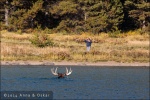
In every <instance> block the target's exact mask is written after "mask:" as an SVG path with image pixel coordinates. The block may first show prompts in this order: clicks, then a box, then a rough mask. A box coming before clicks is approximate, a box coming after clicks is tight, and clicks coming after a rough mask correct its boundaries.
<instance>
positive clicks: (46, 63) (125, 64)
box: [1, 61, 150, 67]
mask: <svg viewBox="0 0 150 100" xmlns="http://www.w3.org/2000/svg"><path fill="white" fill-rule="evenodd" d="M1 65H80V66H133V67H136V66H137V67H138V66H139V67H140V66H145V67H150V66H149V65H150V63H138V62H135V63H118V62H113V61H108V62H96V63H91V62H50V61H1Z"/></svg>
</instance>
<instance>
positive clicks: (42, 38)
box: [30, 33, 54, 47]
mask: <svg viewBox="0 0 150 100" xmlns="http://www.w3.org/2000/svg"><path fill="white" fill-rule="evenodd" d="M30 42H31V43H32V44H34V45H35V46H37V47H46V46H54V42H52V40H51V39H50V38H49V37H48V35H46V34H44V33H35V34H34V36H33V37H32V38H31V39H30Z"/></svg>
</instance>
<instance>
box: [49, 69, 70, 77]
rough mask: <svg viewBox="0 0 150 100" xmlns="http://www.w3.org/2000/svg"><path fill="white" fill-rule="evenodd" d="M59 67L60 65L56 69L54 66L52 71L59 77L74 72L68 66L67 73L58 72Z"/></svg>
mask: <svg viewBox="0 0 150 100" xmlns="http://www.w3.org/2000/svg"><path fill="white" fill-rule="evenodd" d="M57 68H58V67H56V69H54V68H52V69H51V72H52V74H53V75H55V76H58V77H59V78H61V77H64V76H69V75H70V74H71V73H72V70H71V68H70V70H68V68H67V67H66V73H58V72H57Z"/></svg>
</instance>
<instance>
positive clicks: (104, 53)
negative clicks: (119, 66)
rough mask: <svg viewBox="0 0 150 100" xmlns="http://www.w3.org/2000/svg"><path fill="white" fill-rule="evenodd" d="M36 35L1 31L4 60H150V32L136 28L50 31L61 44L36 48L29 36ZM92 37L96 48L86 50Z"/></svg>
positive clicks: (52, 36)
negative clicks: (92, 32)
mask: <svg viewBox="0 0 150 100" xmlns="http://www.w3.org/2000/svg"><path fill="white" fill-rule="evenodd" d="M32 36H33V34H17V33H12V32H7V31H1V60H2V61H13V60H15V61H18V60H22V61H27V60H31V61H43V60H48V61H75V62H102V61H116V62H149V56H150V55H149V35H148V34H143V35H140V34H138V33H137V32H136V31H134V32H128V33H123V34H118V35H117V36H112V35H109V34H105V33H102V34H100V35H90V34H88V33H82V34H81V35H75V34H72V35H63V34H61V33H56V34H48V36H49V37H50V38H51V39H52V41H53V42H54V43H55V44H57V45H55V46H53V47H50V46H48V47H44V48H40V47H36V46H34V45H33V44H31V42H30V41H29V39H31V37H32ZM87 37H91V38H92V40H93V44H92V48H91V51H90V52H89V53H87V54H86V53H85V52H86V47H85V43H84V42H83V40H84V39H86V38H87Z"/></svg>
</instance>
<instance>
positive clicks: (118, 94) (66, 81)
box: [1, 65, 150, 99]
mask: <svg viewBox="0 0 150 100" xmlns="http://www.w3.org/2000/svg"><path fill="white" fill-rule="evenodd" d="M53 67H54V68H56V67H58V71H59V72H62V73H63V72H65V67H66V66H52V65H51V66H47V65H39V66H30V65H28V66H23V65H18V66H9V65H7V66H6V65H5V66H1V91H52V92H53V98H54V99H149V98H150V97H149V92H150V91H149V82H150V81H149V68H146V67H138V68H137V67H136V68H135V67H109V66H104V67H98V66H67V67H68V68H70V67H71V68H72V70H73V72H72V74H71V75H70V76H68V77H66V78H62V79H58V78H57V77H56V76H53V75H52V74H51V71H50V69H51V68H53Z"/></svg>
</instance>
